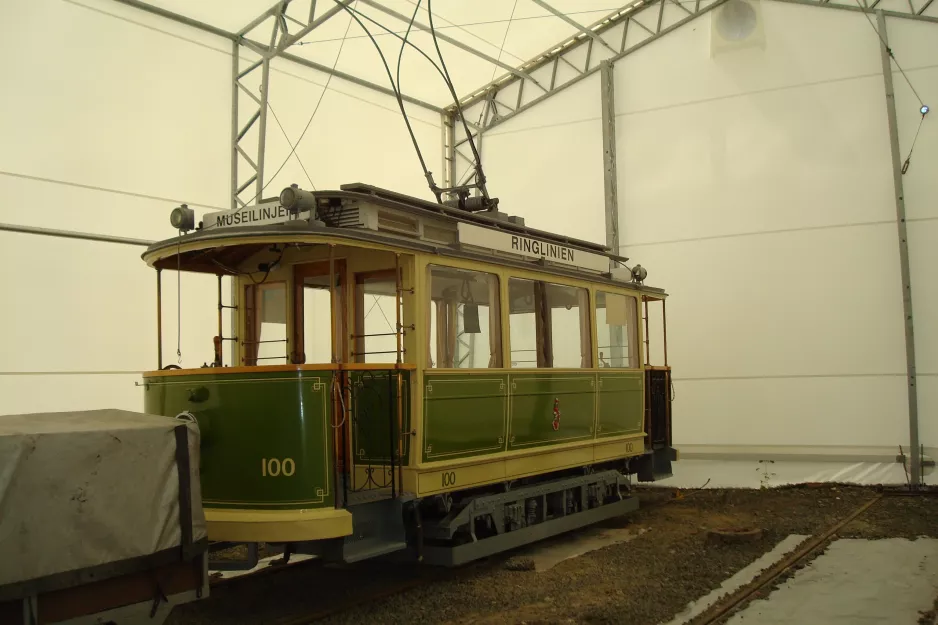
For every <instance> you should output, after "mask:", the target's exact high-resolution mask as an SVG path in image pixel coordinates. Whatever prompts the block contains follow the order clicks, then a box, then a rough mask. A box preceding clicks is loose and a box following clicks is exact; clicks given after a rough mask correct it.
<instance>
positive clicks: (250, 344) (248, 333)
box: [240, 279, 291, 367]
mask: <svg viewBox="0 0 938 625" xmlns="http://www.w3.org/2000/svg"><path fill="white" fill-rule="evenodd" d="M242 284H244V290H243V293H244V317H243V319H242V324H241V327H242V328H243V330H244V332H243V334H244V337H245V338H244V339H243V340H241V345H240V347H241V350H242V351H241V354H240V360H241V362H242V365H243V366H246V367H273V366H278V365H281V366H282V365H285V364H287V365H288V364H290V360H291V353H290V322H291V320H290V281H289V280H286V279H283V280H270V281H267V282H258V283H252V282H247V283H242ZM274 286H279V287H282V288H283V299H284V304H283V305H284V316H285V321H284V324H285V326H286V328H285V340H284V341H283V344H284V345H283V360H284V362H282V363H280V362H272V363H264V362H259V361H258V356H259V354H260V344H259V343H258V341H259V340H260V335H261V323H262V322H261V315H260V308H261V302H262V301H263V295H262V293H263V291H265V290H269V289H270V288H271V287H274ZM248 302H250V304H251V305H250V306H248ZM276 358H280V357H279V356H277V357H276Z"/></svg>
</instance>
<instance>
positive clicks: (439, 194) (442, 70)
mask: <svg viewBox="0 0 938 625" xmlns="http://www.w3.org/2000/svg"><path fill="white" fill-rule="evenodd" d="M333 1H334V2H335V3H336V4H338V5H339V6H341V7H342V8H343V9H344V10H345V11H346V12H347V13H348V14H349V15H351V16H352V19H353V20H355V22H356V23H358V25H359V27H360V28H361V29H362V30H363V31H364V32H365V34H366V35H367V36H368V39H369V40H370V41H371V44H372V45H373V46H374V48H375V50H376V51H377V52H378V56H380V57H381V63H382V65H384V70H385V73H386V74H387V76H388V81H389V82H390V83H391V89H392V91H393V92H394V95H395V98H396V99H397V104H398V107H399V108H400V110H401V115H402V116H403V118H404V123H405V125H406V126H407V132H408V134H409V135H410V139H411V142H412V143H413V145H414V151H415V152H416V153H417V159H418V161H419V162H420V168H421V169H422V170H423V174H424V177H425V178H426V179H427V184H428V185H429V186H430V191H431V192H432V193H433V195H434V196H435V197H436V200H437V202H438V203H440V204H444V203H445V202H444V200H443V194H444V193H455V194H456V195H457V196H458V198H459V200H458V202H459V205H461V206H465V200H466V198H467V197H468V195H469V190H470V189H471V188H472V187H475V188H477V189H478V190H479V192H480V193H481V195H482V198H481V202H480V204H481V206H482V207H483V208H490V207H494V205H495V203H494V202H493V201H492V200H491V199H490V198H489V195H488V190H487V189H486V187H485V174H484V173H483V171H482V164H481V158H480V156H479V152H478V150H477V149H476V145H475V141H474V140H473V138H472V134H471V133H470V131H469V125H468V124H467V123H466V120H465V118H464V116H463V114H462V107H461V105H460V103H459V98H458V96H457V95H456V90H455V88H454V86H453V81H452V79H451V78H450V76H449V71H448V70H447V68H446V61H445V60H444V59H443V54H442V52H441V51H440V46H439V43H438V41H437V37H436V30H435V28H434V25H433V12H432V9H431V6H430V1H431V0H427V13H428V15H429V18H430V33H431V35H432V37H433V43H434V46H435V48H436V52H437V56H438V57H439V59H440V65H439V66H438V65H437V64H436V63H435V62H434V61H433V59H431V58H430V57H429V56H428V55H427V54H426V53H425V52H424V51H423V50H421V49H420V48H418V47H417V46H416V45H414V44H413V43H412V42H410V41H409V37H410V33H411V31H412V29H413V25H414V22H415V21H416V19H417V13H418V12H419V10H420V5H421V4H422V2H423V0H419V1H418V2H417V3H416V5H415V8H414V13H413V15H412V16H411V18H410V22H409V23H408V25H407V31H406V32H405V34H404V37H400V36H399V35H397V33H394V32H393V31H391V30H390V29H388V28H386V27H385V26H383V25H381V24H379V23H378V22H376V21H375V20H373V19H371V18H370V17H368V16H367V15H364V14H363V13H362V12H361V11H359V10H357V9H354V8H351V7H349V6H347V5H346V4H345V3H343V2H341V0H333ZM358 16H361V17H364V18H365V19H367V20H368V21H370V22H372V23H374V24H376V25H377V26H379V27H380V28H382V29H383V30H385V31H386V32H388V33H390V34H392V35H394V36H396V37H398V38H399V39H401V41H402V43H401V50H400V53H399V54H398V59H397V63H398V64H397V81H395V79H394V76H393V75H392V74H391V68H390V66H389V65H388V61H387V58H386V57H385V56H384V52H383V51H382V50H381V46H379V45H378V42H377V41H376V40H375V38H374V35H372V33H371V31H370V30H369V29H368V27H367V26H365V24H364V23H363V22H362V21H361V19H359V17H358ZM407 45H410V46H411V47H412V48H414V49H415V50H417V51H418V52H420V54H421V55H422V56H423V57H424V58H425V59H426V60H427V61H429V62H430V64H431V65H432V66H433V68H434V69H436V70H437V73H439V74H440V76H441V78H443V81H444V82H445V83H446V87H447V89H448V90H449V92H450V95H451V97H452V98H453V101H454V103H455V105H456V108H457V111H458V115H459V117H460V119H461V121H462V123H463V126H464V128H465V131H466V135H467V137H468V139H469V144H470V146H471V148H472V152H473V156H474V157H475V160H476V182H475V184H474V185H465V186H463V187H459V188H441V187H439V186H437V184H436V182H435V181H434V179H433V173H432V172H431V171H430V170H429V169H428V168H427V164H426V161H425V160H424V158H423V153H422V152H421V150H420V145H419V144H418V143H417V138H416V136H415V135H414V131H413V128H412V127H411V123H410V118H409V116H408V115H407V110H406V109H405V108H404V101H403V99H402V98H401V91H400V68H401V60H402V58H403V55H404V48H405V46H407Z"/></svg>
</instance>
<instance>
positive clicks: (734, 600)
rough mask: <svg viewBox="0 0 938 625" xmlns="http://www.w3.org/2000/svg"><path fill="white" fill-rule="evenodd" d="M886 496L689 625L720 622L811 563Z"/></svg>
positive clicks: (807, 543) (808, 542)
mask: <svg viewBox="0 0 938 625" xmlns="http://www.w3.org/2000/svg"><path fill="white" fill-rule="evenodd" d="M885 496H886V493H879V494H877V495H876V496H874V497H873V498H872V499H870V500H869V501H867V502H866V503H864V504H863V505H861V506H860V507H858V508H857V509H856V510H854V511H853V512H851V513H850V514H848V515H847V516H845V517H844V518H842V519H841V520H839V521H837V522H836V523H834V524H833V525H831V526H830V527H828V528H827V529H826V530H824V531H823V532H821V533H819V534H816V535H814V536H812V537H811V538H809V539H807V540H806V541H804V542H803V543H802V544H801V546H800V547H798V549H796V550H795V551H794V552H792V553H791V554H789V555H788V556H786V557H785V558H782V559H781V560H780V561H779V562H777V563H776V564H774V565H773V566H771V567H769V568H768V569H766V570H765V571H763V572H762V573H761V574H760V575H759V576H757V577H756V578H755V579H754V580H753V581H752V582H750V583H749V584H747V585H746V586H743V587H742V588H740V589H739V590H737V591H736V592H733V593H730V594H728V595H726V596H725V597H723V598H722V599H720V600H719V601H717V602H716V603H714V604H713V605H712V606H710V607H709V608H707V610H705V611H704V612H702V613H701V614H699V615H697V616H696V617H695V618H693V619H692V620H691V621H690V622H689V623H688V625H710V624H711V623H719V622H721V621H722V620H723V619H724V618H726V617H728V616H730V615H731V614H732V613H733V611H734V610H736V609H737V608H739V607H740V606H741V605H743V604H745V603H746V602H747V601H749V600H751V599H752V598H754V597H755V596H756V595H757V594H758V593H759V592H760V591H761V590H762V589H763V588H765V587H766V586H767V585H769V584H771V583H772V582H773V581H774V580H776V579H778V578H779V577H781V576H782V575H784V574H785V573H787V572H788V571H790V570H791V569H792V568H793V567H795V566H797V565H798V564H799V563H800V562H802V561H805V560H807V559H808V558H810V557H811V556H812V555H814V554H815V552H817V551H818V550H821V549H823V548H825V547H826V546H827V545H828V543H830V542H831V541H832V540H833V539H834V537H835V536H836V535H837V533H838V532H839V531H840V530H841V529H843V527H844V526H845V525H847V524H848V523H850V522H851V521H853V520H854V519H856V518H857V517H859V516H860V515H862V514H863V513H864V512H866V511H867V510H869V509H870V508H871V507H872V506H873V505H875V504H876V503H877V502H879V501H881V500H882V499H883V497H885Z"/></svg>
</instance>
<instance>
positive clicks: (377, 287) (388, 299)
mask: <svg viewBox="0 0 938 625" xmlns="http://www.w3.org/2000/svg"><path fill="white" fill-rule="evenodd" d="M355 294H356V299H355V301H356V306H355V354H354V356H355V362H364V363H380V362H385V363H386V362H396V361H397V313H396V312H395V310H394V306H395V304H396V303H397V301H398V298H397V281H396V280H395V279H394V270H393V269H389V270H386V271H378V272H373V273H367V274H366V273H360V274H356V275H355ZM400 314H401V318H402V319H403V306H402V310H401V311H400Z"/></svg>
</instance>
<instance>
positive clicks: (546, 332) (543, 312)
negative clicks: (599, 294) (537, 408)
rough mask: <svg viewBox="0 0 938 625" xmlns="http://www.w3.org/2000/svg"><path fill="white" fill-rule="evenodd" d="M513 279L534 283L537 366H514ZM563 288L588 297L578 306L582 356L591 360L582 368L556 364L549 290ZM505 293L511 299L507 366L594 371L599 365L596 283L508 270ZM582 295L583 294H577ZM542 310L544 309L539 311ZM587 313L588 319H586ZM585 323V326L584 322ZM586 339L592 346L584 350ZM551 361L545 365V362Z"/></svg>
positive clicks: (509, 304) (506, 312) (508, 312)
mask: <svg viewBox="0 0 938 625" xmlns="http://www.w3.org/2000/svg"><path fill="white" fill-rule="evenodd" d="M512 280H523V281H526V282H532V283H533V284H534V303H533V305H534V322H535V330H534V334H535V351H536V354H537V365H536V366H535V367H512V366H511V362H512V361H511V353H512V352H511V349H512V345H511V297H510V292H511V290H510V289H511V281H512ZM551 286H553V287H562V288H567V289H573V290H574V291H575V292H577V293H579V292H582V293H583V294H584V295H585V297H586V302H585V305H579V303H578V305H577V310H578V311H579V318H580V325H579V328H578V334H579V338H580V355H581V358H582V357H583V356H586V358H587V359H588V362H587V363H586V365H585V366H583V365H581V366H579V367H556V366H554V336H553V320H552V307H550V306H548V305H547V304H548V302H547V300H548V297H547V292H548V290H549V287H551ZM505 294H506V300H507V301H508V306H507V307H506V310H505V316H506V320H507V323H506V326H507V327H506V334H507V339H508V344H507V345H506V346H505V348H504V349H505V350H506V356H507V358H506V359H505V362H506V363H507V368H508V369H511V370H514V369H519V370H531V369H545V370H558V369H559V370H571V371H572V370H576V371H583V370H593V369H596V368H597V352H596V328H595V310H594V301H595V297H594V294H593V285H592V284H589V283H587V284H586V285H584V284H582V283H579V284H575V283H570V282H566V281H562V280H554V279H553V276H541V275H537V274H533V275H531V274H527V273H525V274H516V273H510V272H509V273H508V274H507V279H506V280H505ZM577 297H578V298H579V295H577ZM538 309H540V310H538ZM584 313H585V315H586V316H585V319H584ZM584 324H585V325H584ZM584 339H586V340H587V341H588V345H587V346H586V348H585V349H584V346H583V341H584ZM542 362H543V363H547V364H541V363H542Z"/></svg>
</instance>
